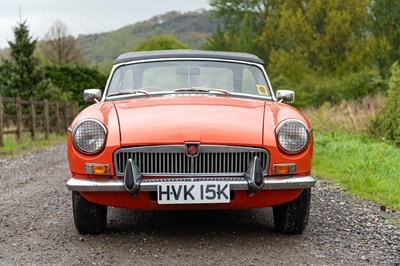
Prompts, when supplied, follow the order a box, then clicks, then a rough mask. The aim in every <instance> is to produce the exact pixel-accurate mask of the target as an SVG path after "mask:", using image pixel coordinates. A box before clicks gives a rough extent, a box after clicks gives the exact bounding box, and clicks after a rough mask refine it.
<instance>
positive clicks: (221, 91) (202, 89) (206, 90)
mask: <svg viewBox="0 0 400 266" xmlns="http://www.w3.org/2000/svg"><path fill="white" fill-rule="evenodd" d="M180 91H194V92H220V93H224V94H225V95H226V96H231V93H230V92H229V91H227V90H220V89H210V88H203V87H191V88H180V89H176V90H174V92H180Z"/></svg>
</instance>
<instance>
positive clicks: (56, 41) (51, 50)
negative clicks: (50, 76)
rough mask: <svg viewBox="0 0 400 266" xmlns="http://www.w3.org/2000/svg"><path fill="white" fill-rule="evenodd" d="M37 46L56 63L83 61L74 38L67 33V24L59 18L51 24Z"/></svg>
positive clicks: (47, 57)
mask: <svg viewBox="0 0 400 266" xmlns="http://www.w3.org/2000/svg"><path fill="white" fill-rule="evenodd" d="M39 48H40V51H41V53H42V54H43V56H44V57H45V58H46V59H47V60H48V61H49V62H50V63H53V64H56V65H65V64H71V63H82V62H83V58H82V56H81V53H80V50H79V48H78V46H77V45H76V41H75V38H74V37H73V36H71V34H70V33H69V30H68V28H67V25H65V23H63V22H62V21H60V20H57V21H56V22H55V23H54V24H53V26H51V28H50V29H49V30H48V32H47V33H46V36H45V39H44V40H43V41H42V42H41V43H40V45H39Z"/></svg>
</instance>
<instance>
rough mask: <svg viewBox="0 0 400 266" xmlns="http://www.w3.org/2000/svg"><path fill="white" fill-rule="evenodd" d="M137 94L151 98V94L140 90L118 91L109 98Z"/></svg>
mask: <svg viewBox="0 0 400 266" xmlns="http://www.w3.org/2000/svg"><path fill="white" fill-rule="evenodd" d="M137 93H142V94H144V95H146V96H147V97H150V96H151V95H150V93H148V92H147V91H145V90H142V89H139V90H133V91H116V92H113V93H110V94H108V95H107V97H109V96H118V95H128V94H137Z"/></svg>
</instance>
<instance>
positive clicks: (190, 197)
mask: <svg viewBox="0 0 400 266" xmlns="http://www.w3.org/2000/svg"><path fill="white" fill-rule="evenodd" d="M229 191H230V190H229V183H228V182H218V181H215V182H214V181H209V182H176V183H175V182H174V183H163V184H160V185H158V187H157V201H158V204H193V203H228V202H229V201H230V193H229Z"/></svg>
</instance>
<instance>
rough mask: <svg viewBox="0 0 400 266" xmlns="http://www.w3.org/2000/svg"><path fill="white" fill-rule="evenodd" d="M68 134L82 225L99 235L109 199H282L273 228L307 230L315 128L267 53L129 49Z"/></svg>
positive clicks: (224, 203)
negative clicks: (271, 75) (270, 66)
mask: <svg viewBox="0 0 400 266" xmlns="http://www.w3.org/2000/svg"><path fill="white" fill-rule="evenodd" d="M84 98H85V100H86V101H94V102H96V103H95V104H93V105H91V106H89V107H88V108H86V109H85V110H83V111H82V112H81V113H80V114H79V115H78V116H77V117H76V118H75V120H74V121H73V122H72V124H71V126H70V127H69V130H68V131H69V133H68V159H69V166H70V170H71V174H72V177H71V178H70V179H69V180H68V182H67V187H68V189H69V190H71V191H72V200H73V214H74V220H75V226H76V229H77V230H78V232H80V233H82V234H87V233H89V234H90V233H101V232H102V231H104V230H105V228H106V224H107V206H113V207H119V208H130V209H140V210H184V209H185V210H186V209H240V208H260V207H270V206H272V207H273V215H274V222H275V227H276V229H277V230H278V231H280V232H282V233H287V234H299V233H302V232H303V230H304V228H305V227H306V224H307V220H308V214H309V208H310V195H311V187H313V186H314V185H315V182H316V181H315V179H314V178H313V177H312V176H311V175H310V171H311V162H312V153H313V144H312V143H313V134H312V129H311V126H310V124H309V122H308V121H307V119H306V118H305V117H304V116H303V115H302V114H301V113H300V112H299V111H298V110H296V109H295V108H293V107H291V106H289V105H287V104H285V103H291V102H292V101H293V100H294V92H293V91H287V90H281V91H277V93H276V95H274V92H273V91H272V88H271V85H270V83H269V80H268V77H267V75H266V73H265V70H264V68H263V61H262V60H261V59H260V58H258V57H257V56H254V55H251V54H245V53H230V52H208V51H191V50H170V51H150V52H135V53H126V54H123V55H121V56H119V57H118V58H117V59H116V60H115V61H114V65H113V68H112V71H111V75H110V78H109V79H108V82H107V85H106V87H105V90H104V93H103V95H102V93H101V91H100V90H97V89H90V90H85V91H84Z"/></svg>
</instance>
